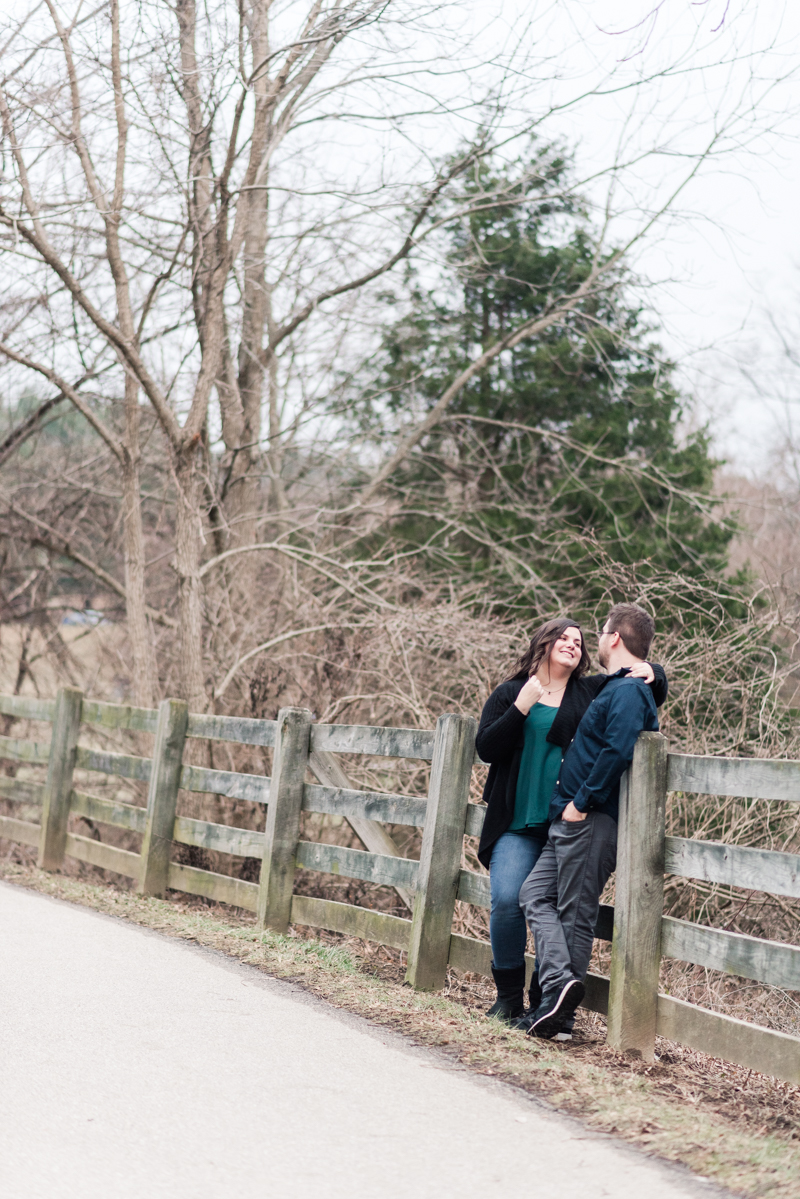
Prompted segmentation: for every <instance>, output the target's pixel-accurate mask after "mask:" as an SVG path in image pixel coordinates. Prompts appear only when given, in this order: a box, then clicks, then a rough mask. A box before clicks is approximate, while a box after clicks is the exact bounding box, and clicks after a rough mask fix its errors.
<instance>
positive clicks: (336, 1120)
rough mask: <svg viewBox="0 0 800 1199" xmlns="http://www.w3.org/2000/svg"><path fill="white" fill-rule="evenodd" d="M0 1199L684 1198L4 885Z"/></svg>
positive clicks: (454, 1080) (477, 1083) (0, 912)
mask: <svg viewBox="0 0 800 1199" xmlns="http://www.w3.org/2000/svg"><path fill="white" fill-rule="evenodd" d="M0 946H2V950H1V953H2V957H1V958H0V1004H2V1008H1V1013H0V1055H1V1063H2V1064H1V1065H0V1194H2V1196H3V1199H40V1197H41V1199H128V1197H131V1199H133V1197H134V1196H135V1197H136V1199H161V1197H163V1199H184V1196H185V1197H186V1199H189V1197H191V1199H206V1197H208V1199H212V1197H213V1199H217V1197H222V1199H228V1196H230V1197H231V1199H251V1197H252V1199H256V1196H257V1197H258V1199H263V1197H265V1196H269V1197H272V1196H276V1197H277V1196H280V1197H282V1199H339V1197H340V1196H341V1197H342V1199H345V1197H346V1199H373V1197H375V1199H412V1197H413V1199H473V1197H475V1199H477V1197H478V1196H481V1197H482V1199H495V1197H497V1199H499V1197H501V1196H502V1199H516V1197H517V1196H519V1199H527V1197H528V1196H535V1199H599V1197H600V1196H612V1197H613V1199H634V1197H635V1199H641V1196H642V1195H646V1196H647V1199H688V1197H689V1196H694V1197H697V1196H702V1195H706V1196H708V1195H710V1194H714V1193H718V1192H717V1191H716V1188H711V1187H709V1186H708V1185H705V1184H703V1183H702V1182H699V1181H695V1180H694V1179H692V1178H690V1177H689V1176H688V1175H686V1174H684V1173H683V1172H681V1171H678V1170H673V1169H671V1168H669V1167H666V1166H663V1165H660V1164H659V1163H657V1162H653V1161H650V1160H648V1159H647V1158H645V1157H643V1156H640V1155H638V1154H637V1153H636V1152H635V1151H633V1150H630V1149H628V1148H626V1147H625V1146H622V1145H619V1144H617V1143H615V1142H614V1141H613V1140H611V1139H610V1138H606V1137H600V1136H596V1135H594V1134H592V1133H590V1132H587V1131H586V1130H584V1129H582V1128H581V1126H580V1125H579V1124H578V1123H577V1122H576V1121H572V1120H569V1119H567V1118H565V1117H562V1116H559V1115H555V1114H553V1113H551V1112H549V1111H547V1110H546V1109H545V1108H544V1107H542V1106H541V1105H539V1104H537V1103H536V1102H535V1101H533V1100H531V1099H529V1098H527V1097H526V1096H524V1095H521V1094H519V1093H517V1092H515V1091H514V1090H513V1089H512V1088H510V1087H506V1086H503V1085H502V1084H499V1083H492V1082H491V1081H489V1080H484V1079H478V1078H475V1077H474V1076H471V1075H470V1074H469V1073H468V1072H466V1071H464V1070H461V1069H459V1068H458V1067H456V1066H453V1065H452V1064H450V1063H448V1062H447V1060H446V1059H445V1058H443V1057H439V1056H437V1055H436V1054H434V1053H431V1052H429V1051H427V1050H424V1049H420V1048H416V1047H414V1046H413V1045H410V1044H409V1043H408V1042H406V1041H404V1040H403V1039H402V1038H401V1037H399V1036H396V1035H394V1034H391V1033H387V1032H385V1031H383V1030H381V1029H378V1028H375V1027H373V1026H371V1025H370V1024H368V1023H367V1022H366V1021H364V1020H361V1019H358V1018H356V1017H353V1016H349V1015H347V1014H343V1013H341V1012H339V1011H337V1010H336V1009H335V1008H332V1007H330V1006H328V1005H327V1004H325V1003H323V1002H321V1001H319V1000H316V999H314V998H312V997H309V996H307V995H305V994H304V993H303V992H302V991H300V990H298V989H297V988H295V987H293V986H292V985H291V984H290V983H286V982H282V981H279V980H274V979H270V978H268V977H266V976H264V975H263V974H261V973H260V972H258V971H256V970H254V969H252V968H248V967H246V966H242V965H239V964H238V963H235V962H231V961H230V960H229V959H227V958H225V957H224V956H222V955H221V954H215V953H211V952H208V951H205V950H202V949H199V948H197V947H193V946H191V945H187V944H183V943H181V942H178V941H175V940H171V939H169V938H166V937H162V936H159V935H158V934H155V933H151V932H148V931H147V930H144V929H141V928H137V927H136V926H134V925H129V924H127V923H125V922H124V921H121V920H115V919H113V918H111V917H106V916H101V915H98V914H97V913H94V912H90V911H87V910H85V909H82V908H77V907H72V906H70V905H69V904H65V903H59V902H58V901H55V900H51V899H49V898H47V897H44V896H41V895H37V894H35V893H32V892H28V891H24V890H22V889H21V888H16V887H12V886H9V885H7V884H0Z"/></svg>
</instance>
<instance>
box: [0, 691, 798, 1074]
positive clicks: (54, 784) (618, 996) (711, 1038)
mask: <svg viewBox="0 0 800 1199" xmlns="http://www.w3.org/2000/svg"><path fill="white" fill-rule="evenodd" d="M0 714H5V715H6V716H10V717H13V718H16V719H24V720H33V721H42V722H47V723H49V724H51V725H52V735H51V737H50V740H49V743H39V742H35V741H31V740H20V739H16V738H12V737H0V759H6V760H7V761H10V762H12V763H17V764H18V767H19V765H22V764H30V765H41V766H46V768H47V774H46V779H45V781H44V782H43V783H34V782H31V781H26V780H24V779H18V778H14V777H8V776H2V775H0V796H2V797H4V798H6V799H9V800H13V801H16V802H17V803H18V804H20V805H23V806H24V811H23V814H24V815H25V816H26V817H30V816H31V815H32V814H34V815H35V814H39V815H40V819H39V820H31V819H19V818H17V817H16V816H15V817H12V816H0V837H4V838H7V839H9V840H12V841H17V842H21V843H23V844H27V845H33V846H36V847H37V848H38V854H39V857H38V861H39V865H40V866H41V867H42V868H43V869H45V870H57V869H59V867H60V866H62V864H63V861H64V857H65V855H66V856H68V857H72V858H76V859H77V860H78V861H81V862H87V863H90V864H91V865H94V866H99V867H102V868H104V869H106V870H111V871H115V872H117V873H118V874H122V875H126V876H127V877H129V878H132V879H135V880H136V882H137V885H138V889H139V891H140V892H141V893H142V894H145V895H161V894H163V893H164V892H165V891H166V890H167V889H170V888H171V889H173V890H177V891H183V892H187V893H189V894H192V895H200V896H205V897H206V898H208V899H212V900H217V901H220V902H222V903H226V904H232V905H234V906H236V907H239V908H244V909H246V910H249V911H252V912H255V913H256V917H257V921H258V924H259V927H262V928H269V929H273V930H275V931H277V932H279V933H285V932H286V930H287V929H288V927H289V925H290V924H296V925H306V926H311V927H316V928H323V929H329V930H332V931H334V932H338V933H344V934H347V935H349V936H353V937H360V938H364V939H366V940H370V941H376V942H379V943H381V944H383V945H389V946H393V947H395V948H397V949H401V950H404V951H405V952H406V953H407V962H408V965H407V980H408V982H410V983H411V985H412V986H414V987H415V988H417V989H419V990H436V989H438V988H440V987H441V986H442V985H443V984H444V981H445V976H446V972H447V968H448V965H449V966H451V967H455V968H456V969H457V970H460V971H472V972H475V973H478V974H483V975H487V976H488V975H490V973H491V970H490V966H491V951H490V947H489V945H488V943H487V942H485V941H481V940H477V939H475V938H471V937H465V936H461V935H460V934H458V933H454V932H453V931H452V923H453V916H454V911H455V904H456V901H457V900H460V901H462V902H464V903H467V904H475V905H477V906H479V907H483V908H487V907H489V879H488V876H486V875H485V874H479V873H477V872H475V871H470V870H465V869H463V868H462V860H463V848H464V837H465V836H478V835H479V834H480V831H481V828H482V825H483V818H484V808H483V806H482V805H480V804H476V803H471V802H470V799H469V791H470V781H471V776H472V770H473V766H474V765H476V764H478V763H479V759H478V758H477V757H476V753H475V730H476V722H475V720H473V719H472V718H470V717H464V716H455V715H447V716H441V717H440V718H439V720H438V722H437V725H436V730H435V732H429V731H424V730H417V729H399V728H372V727H363V726H352V725H335V724H334V725H324V724H316V723H314V722H313V720H312V716H311V713H310V712H308V711H307V710H305V709H302V708H284V709H282V710H281V711H280V712H279V714H278V718H277V720H255V719H248V718H240V717H235V716H208V715H194V714H192V713H190V712H189V711H188V708H187V705H186V704H185V703H184V702H183V701H180V700H172V699H168V700H164V701H163V703H162V704H161V705H160V707H159V708H158V710H157V711H155V710H152V711H151V710H148V709H142V708H133V707H128V706H122V705H117V704H109V703H100V702H97V701H93V700H89V699H86V698H84V696H83V694H82V693H81V692H80V691H78V690H76V689H74V688H64V689H62V690H61V691H59V692H58V695H57V697H56V699H55V700H39V699H31V698H27V697H20V696H13V697H12V696H0ZM86 725H88V726H95V727H97V726H99V727H101V728H105V729H126V730H131V731H133V732H140V733H151V734H154V745H153V755H152V757H151V758H144V757H136V756H132V755H129V754H120V753H113V752H109V751H103V750H97V749H92V748H89V747H87V746H84V745H82V744H81V741H80V734H81V729H82V726H86ZM191 738H199V739H203V740H207V741H212V742H220V741H222V742H234V743H238V744H240V745H242V744H243V745H250V746H262V747H270V748H272V750H273V768H272V775H271V777H270V778H267V777H265V776H263V775H258V774H244V773H236V772H234V771H225V770H212V769H204V768H201V767H199V766H193V765H184V764H183V757H184V747H185V746H186V743H187V740H189V739H191ZM339 754H350V755H352V754H366V755H374V756H376V757H379V758H412V759H414V758H415V759H421V760H423V761H427V762H430V764H431V765H430V785H429V789H428V794H427V796H426V797H425V798H421V797H420V798H415V797H411V796H408V795H395V794H389V793H386V792H374V791H364V790H358V789H357V788H355V787H353V786H352V785H351V783H350V781H349V780H348V778H347V776H346V774H345V773H344V770H343V769H342V766H341V764H340V761H339V760H338V758H337V755H339ZM190 756H191V755H190ZM76 770H78V771H81V772H84V771H89V772H98V773H100V774H104V775H114V776H118V777H122V778H125V779H136V780H140V781H141V782H143V783H146V784H147V785H148V798H147V807H146V808H145V807H140V806H137V805H135V804H130V803H123V802H118V801H114V800H108V799H103V798H100V797H99V796H93V795H91V794H89V793H87V792H84V791H82V790H79V789H77V788H76V787H75V786H74V785H73V774H74V772H75V771H76ZM309 773H310V774H312V775H313V776H314V777H315V778H316V779H317V782H314V783H311V782H307V781H306V778H307V775H308V774H309ZM181 789H184V790H187V791H194V792H203V793H212V794H216V795H220V796H227V797H228V798H229V799H239V800H250V801H255V802H257V803H261V804H264V805H265V807H266V827H265V831H264V832H263V833H259V832H253V831H250V830H247V829H241V828H234V827H231V826H228V825H222V824H214V823H211V822H209V821H205V820H194V819H189V818H187V817H183V816H179V815H177V812H176V805H177V799H178V792H179V790H181ZM670 791H679V792H684V793H686V792H688V793H698V794H702V795H711V796H714V795H718V796H729V795H733V796H741V797H746V798H757V799H765V800H781V801H783V802H786V803H795V804H796V803H799V802H800V762H788V761H773V760H767V759H755V760H753V759H749V760H748V759H738V758H712V757H697V756H694V755H686V754H671V753H668V752H667V746H666V741H665V739H664V738H663V737H662V736H661V735H660V734H659V733H643V734H642V735H641V737H640V738H639V742H638V744H637V746H636V751H635V755H634V759H633V764H632V766H631V768H630V770H629V771H628V773H627V775H626V776H625V778H624V779H623V784H622V788H621V796H620V833H619V849H618V862H617V875H616V901H615V907H614V908H613V909H612V908H604V909H602V910H601V917H600V921H599V922H598V926H597V930H596V936H597V937H599V938H602V939H605V940H610V941H611V942H612V951H611V971H610V979H606V978H604V977H602V976H600V975H596V974H590V975H589V976H588V978H587V995H586V1000H585V1006H587V1007H588V1008H590V1009H591V1010H593V1011H597V1012H600V1013H602V1014H603V1015H605V1016H606V1018H607V1022H608V1039H609V1042H610V1044H611V1045H612V1046H614V1047H615V1048H617V1049H618V1050H622V1051H629V1052H631V1053H633V1054H634V1055H636V1056H641V1057H642V1058H644V1059H645V1060H652V1059H653V1055H654V1047H655V1038H656V1035H657V1034H658V1035H660V1036H663V1037H666V1038H668V1039H669V1040H671V1041H676V1042H680V1043H682V1044H684V1045H687V1046H690V1047H692V1048H695V1049H698V1050H701V1051H703V1052H705V1053H709V1054H712V1055H713V1056H716V1057H719V1058H723V1059H725V1060H727V1061H730V1062H735V1063H738V1064H739V1065H743V1066H745V1067H749V1068H751V1069H753V1070H757V1071H759V1072H762V1073H765V1074H770V1075H773V1076H775V1077H777V1078H781V1079H784V1080H786V1081H788V1082H790V1083H792V1084H795V1085H798V1084H800V1039H799V1038H796V1037H793V1036H789V1035H787V1034H785V1033H781V1032H776V1031H774V1030H772V1029H768V1028H764V1027H761V1026H759V1025H756V1024H751V1023H746V1022H744V1021H741V1020H737V1019H734V1018H732V1017H730V1016H726V1015H722V1014H720V1013H718V1012H712V1011H709V1010H708V1009H706V1008H702V1007H699V1006H697V1005H695V1004H691V1003H687V1002H685V1001H683V1000H680V999H675V998H673V997H672V996H670V995H665V994H663V993H661V992H660V990H659V969H660V964H661V959H662V957H668V958H674V959H678V960H680V961H683V962H690V963H695V964H697V965H699V966H705V967H708V968H710V969H712V970H721V971H726V972H728V973H730V974H734V975H738V976H741V977H742V978H743V979H753V980H756V981H757V982H760V983H765V984H768V985H770V986H773V987H778V988H780V989H782V990H784V991H789V992H800V947H798V946H795V945H786V944H781V943H777V942H773V941H766V940H764V939H761V938H758V937H751V936H745V935H742V934H739V933H732V932H728V931H725V930H722V929H717V928H707V927H704V926H702V925H699V924H696V923H693V922H690V921H687V920H679V919H675V918H673V917H671V916H664V915H663V903H664V876H665V874H669V875H678V876H683V877H685V878H691V879H699V880H703V881H705V882H710V883H722V884H727V885H730V886H734V887H742V888H747V889H748V890H754V891H759V892H767V893H771V894H773V895H780V896H788V897H792V898H800V856H798V855H795V854H789V853H778V852H773V851H767V850H762V849H754V848H746V847H742V846H733V845H724V844H721V843H717V842H708V841H696V840H689V839H686V838H683V837H667V836H665V811H666V803H667V793H668V792H670ZM302 811H307V812H319V813H328V814H332V815H336V816H340V817H344V818H345V819H346V820H347V821H348V822H349V823H350V824H351V826H352V827H353V829H354V830H355V832H356V833H357V834H358V836H359V838H360V839H361V841H362V843H363V844H365V845H366V846H367V849H366V850H358V849H351V848H346V847H344V846H339V845H330V844H323V843H321V842H312V841H304V840H302V839H301V838H300V821H301V812H302ZM71 814H76V815H80V816H84V817H86V818H87V819H88V820H91V821H93V822H97V823H100V824H106V825H112V826H114V827H116V828H122V829H128V830H133V831H134V832H137V833H140V834H142V844H141V852H140V853H138V854H137V853H131V852H130V851H128V850H123V849H119V848H116V847H114V846H111V845H107V844H104V843H102V842H100V841H97V840H95V839H93V838H91V837H84V836H80V835H78V834H77V833H73V832H70V831H69V827H68V822H69V817H70V815H71ZM386 824H392V825H414V826H416V827H418V828H421V829H422V848H421V853H420V859H419V861H415V860H413V859H410V858H404V857H402V856H400V854H399V850H398V849H397V846H396V845H395V842H394V841H393V840H392V838H391V837H390V836H389V834H388V832H387V830H386V829H385V827H384V826H385V825H386ZM176 842H177V843H179V844H181V845H192V846H199V847H202V848H205V849H209V850H218V851H221V852H223V853H226V854H233V855H238V856H242V857H250V858H260V859H261V862H262V865H261V876H260V882H258V883H253V882H246V881H244V880H242V879H239V878H233V877H230V876H228V875H225V874H219V873H214V872H212V871H209V870H201V869H198V868H197V867H194V866H187V865H183V864H180V863H177V862H174V861H172V856H173V854H172V850H173V844H174V843H176ZM298 866H302V867H305V868H306V869H308V870H314V871H321V872H328V873H332V874H336V875H340V876H346V877H350V878H355V879H362V880H366V881H368V882H371V883H376V884H379V885H384V886H390V887H394V888H395V889H396V890H397V892H398V893H399V894H400V895H401V896H402V898H403V899H404V900H405V902H406V903H407V904H408V905H409V907H411V908H412V910H413V918H412V919H411V920H407V919H402V918H400V917H398V916H394V915H390V914H388V913H386V912H379V911H373V910H369V909H367V908H364V907H360V906H356V905H354V904H346V903H339V902H334V901H332V900H326V899H318V898H314V897H310V896H305V895H296V894H294V893H293V881H294V874H295V869H296V867H298ZM531 964H532V963H530V961H529V966H530V965H531Z"/></svg>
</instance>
